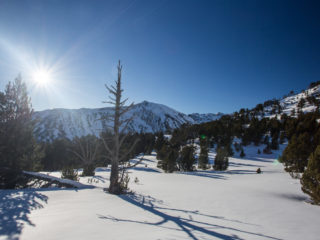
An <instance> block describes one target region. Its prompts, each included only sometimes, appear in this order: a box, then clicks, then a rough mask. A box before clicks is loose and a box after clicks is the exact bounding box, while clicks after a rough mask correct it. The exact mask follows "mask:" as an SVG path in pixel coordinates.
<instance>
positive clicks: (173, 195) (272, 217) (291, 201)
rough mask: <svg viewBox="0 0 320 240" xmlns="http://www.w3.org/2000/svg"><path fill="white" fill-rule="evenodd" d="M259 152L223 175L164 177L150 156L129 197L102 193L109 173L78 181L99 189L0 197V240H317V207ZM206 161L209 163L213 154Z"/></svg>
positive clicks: (135, 173) (252, 150) (235, 161)
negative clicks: (257, 171)
mask: <svg viewBox="0 0 320 240" xmlns="http://www.w3.org/2000/svg"><path fill="white" fill-rule="evenodd" d="M283 147H284V146H281V149H283ZM257 148H258V147H255V146H248V147H244V150H245V152H246V155H247V156H246V157H245V158H243V159H241V158H238V157H233V158H230V166H229V169H228V170H227V171H222V172H218V171H213V170H212V169H211V170H206V171H203V170H199V171H195V172H177V173H170V174H167V173H163V172H162V170H160V169H158V168H156V164H157V160H156V159H155V155H149V156H145V161H144V162H143V163H142V164H141V165H138V166H137V167H135V168H134V169H132V170H130V179H131V180H130V184H129V187H130V188H131V189H132V190H133V191H134V194H129V195H120V196H115V195H111V194H109V193H106V192H105V191H103V188H106V187H108V185H109V174H110V169H109V168H101V169H97V171H96V176H95V177H93V178H91V177H81V180H80V181H81V182H82V183H83V184H92V185H94V186H95V187H96V188H94V189H88V188H87V189H41V190H13V191H0V197H1V202H0V209H1V214H2V216H5V217H2V218H1V221H0V239H21V240H29V239H42V240H51V239H52V240H53V239H70V240H73V239H74V240H79V239H92V240H96V239H97V240H98V239H114V240H117V239H121V240H122V239H140V240H144V239H146V240H150V239H193V240H197V239H198V240H200V239H225V240H227V239H228V240H232V239H233V240H236V239H238V240H239V239H246V240H250V239H254V240H256V239H266V240H267V239H269V240H270V239H272V240H280V239H288V240H289V239H290V240H301V239H304V240H315V239H319V235H320V229H319V221H320V208H319V206H315V205H311V204H309V203H306V201H308V196H307V195H305V194H303V193H302V191H301V189H300V183H299V180H297V179H292V178H291V177H290V176H289V174H288V173H286V172H284V170H283V165H282V164H279V163H278V162H277V161H276V157H277V153H274V154H273V155H263V154H261V155H257V154H256V153H257ZM260 148H262V146H260ZM280 152H281V150H280V151H279V153H280ZM209 156H210V159H211V161H210V162H211V163H212V160H213V158H214V156H215V152H212V151H211V152H210V153H209ZM258 167H259V168H261V169H262V174H256V169H257V168H258ZM52 174H53V175H55V176H59V175H60V173H59V172H55V173H52ZM135 178H137V179H138V180H139V181H138V182H135V181H134V179H135ZM89 179H92V180H93V181H92V183H91V181H88V180H89ZM89 182H90V183H89ZM306 223H307V224H306Z"/></svg>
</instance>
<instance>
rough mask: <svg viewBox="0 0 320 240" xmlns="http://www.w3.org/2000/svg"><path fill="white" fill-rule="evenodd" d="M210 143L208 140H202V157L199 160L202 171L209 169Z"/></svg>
mask: <svg viewBox="0 0 320 240" xmlns="http://www.w3.org/2000/svg"><path fill="white" fill-rule="evenodd" d="M208 152H209V149H208V143H207V141H206V139H202V140H200V155H199V159H198V167H199V168H201V169H204V170H205V169H207V165H208V163H209V157H208Z"/></svg>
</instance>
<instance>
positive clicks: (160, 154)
mask: <svg viewBox="0 0 320 240" xmlns="http://www.w3.org/2000/svg"><path fill="white" fill-rule="evenodd" d="M167 152H168V146H167V145H163V146H162V147H161V149H160V150H159V151H158V152H157V159H158V160H163V159H164V158H165V157H166V155H167Z"/></svg>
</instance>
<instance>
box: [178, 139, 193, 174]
mask: <svg viewBox="0 0 320 240" xmlns="http://www.w3.org/2000/svg"><path fill="white" fill-rule="evenodd" d="M194 154H195V148H194V146H192V145H187V146H184V147H183V148H182V149H181V151H180V156H179V158H178V164H179V168H180V169H181V170H183V171H193V164H194V163H195V160H196V159H195V157H194Z"/></svg>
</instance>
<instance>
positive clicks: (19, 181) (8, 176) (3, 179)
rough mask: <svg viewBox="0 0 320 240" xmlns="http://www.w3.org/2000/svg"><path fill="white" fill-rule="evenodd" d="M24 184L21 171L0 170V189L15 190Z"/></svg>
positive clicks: (3, 168)
mask: <svg viewBox="0 0 320 240" xmlns="http://www.w3.org/2000/svg"><path fill="white" fill-rule="evenodd" d="M24 183H25V177H24V175H23V174H22V171H21V170H17V169H10V168H6V167H2V168H0V189H17V188H21V187H20V186H22V185H24Z"/></svg>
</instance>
